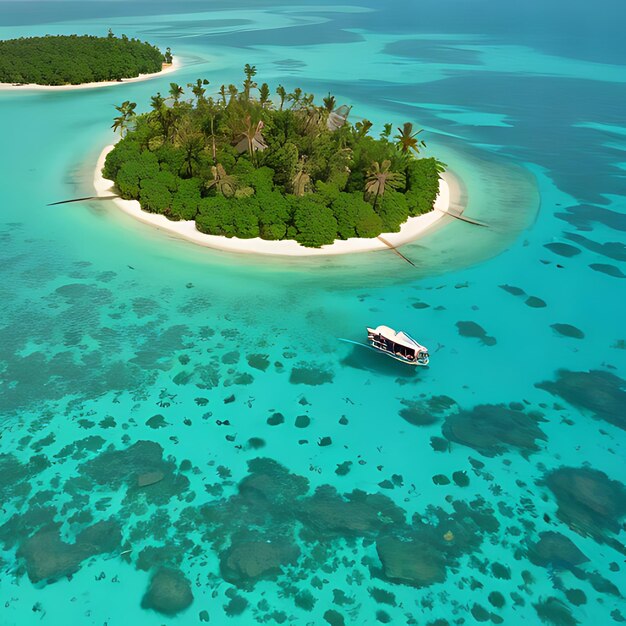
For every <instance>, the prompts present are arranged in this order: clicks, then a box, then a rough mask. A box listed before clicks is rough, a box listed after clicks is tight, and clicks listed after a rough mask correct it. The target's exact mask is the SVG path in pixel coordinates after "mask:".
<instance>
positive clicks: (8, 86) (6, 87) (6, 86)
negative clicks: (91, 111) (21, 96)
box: [0, 57, 182, 91]
mask: <svg viewBox="0 0 626 626" xmlns="http://www.w3.org/2000/svg"><path fill="white" fill-rule="evenodd" d="M181 65H182V63H181V62H180V61H179V60H178V57H174V58H173V59H172V63H171V65H166V64H165V63H164V64H163V69H161V71H160V72H153V73H152V74H139V76H135V77H134V78H122V80H109V81H103V82H100V83H83V84H82V85H37V84H36V83H28V84H25V85H14V84H12V83H0V91H74V90H78V89H95V88H96V87H112V86H114V85H125V84H127V83H138V82H140V81H142V80H150V79H151V78H157V77H158V76H163V75H164V74H171V73H172V72H175V71H176V70H178V69H180V67H181Z"/></svg>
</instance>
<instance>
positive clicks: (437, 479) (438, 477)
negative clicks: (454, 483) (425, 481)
mask: <svg viewBox="0 0 626 626" xmlns="http://www.w3.org/2000/svg"><path fill="white" fill-rule="evenodd" d="M433 483H434V484H435V485H449V484H450V479H449V478H448V477H447V476H446V475H445V474H435V475H434V476H433Z"/></svg>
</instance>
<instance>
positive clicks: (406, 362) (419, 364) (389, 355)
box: [370, 342, 429, 367]
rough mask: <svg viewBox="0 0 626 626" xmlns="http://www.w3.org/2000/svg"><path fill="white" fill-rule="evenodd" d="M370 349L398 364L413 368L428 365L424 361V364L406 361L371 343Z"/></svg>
mask: <svg viewBox="0 0 626 626" xmlns="http://www.w3.org/2000/svg"><path fill="white" fill-rule="evenodd" d="M370 347H371V348H373V349H374V350H376V352H380V353H381V354H384V355H385V356H388V357H389V358H391V359H393V360H394V361H399V362H400V363H404V364H405V365H413V366H414V367H416V366H421V367H426V366H427V365H428V363H429V361H425V362H424V363H420V362H419V361H417V360H414V361H409V360H408V359H405V358H403V357H401V356H398V355H397V354H393V353H392V352H387V350H381V349H380V348H379V347H378V346H375V345H374V344H373V343H372V342H370Z"/></svg>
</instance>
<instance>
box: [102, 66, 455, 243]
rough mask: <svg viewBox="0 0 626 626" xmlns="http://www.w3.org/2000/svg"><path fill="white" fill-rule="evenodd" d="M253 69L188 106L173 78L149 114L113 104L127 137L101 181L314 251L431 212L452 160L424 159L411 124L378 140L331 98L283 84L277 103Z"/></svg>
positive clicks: (202, 218) (146, 200) (202, 222)
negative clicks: (290, 89)
mask: <svg viewBox="0 0 626 626" xmlns="http://www.w3.org/2000/svg"><path fill="white" fill-rule="evenodd" d="M244 71H245V75H246V78H245V81H244V83H243V86H242V88H237V87H236V86H235V85H229V86H225V85H222V86H221V87H220V88H219V91H218V95H217V96H216V97H215V98H213V97H210V96H207V92H208V85H209V83H208V81H207V80H197V81H196V82H195V83H191V84H189V85H188V87H189V88H190V95H191V96H192V97H191V98H190V99H185V98H184V90H183V88H182V87H181V86H180V85H177V84H176V83H171V86H170V91H169V94H167V97H164V96H162V95H161V94H160V93H158V94H156V95H155V96H153V98H152V102H151V110H150V111H149V112H148V113H144V114H143V115H137V114H136V111H135V108H136V104H135V103H133V102H128V101H127V102H124V103H123V104H122V105H120V106H118V107H116V108H117V110H118V113H119V115H118V116H117V117H116V118H115V120H114V123H113V128H114V129H115V130H118V131H119V132H120V134H121V136H122V138H121V140H120V141H119V142H118V143H117V145H116V147H115V149H114V150H113V151H112V152H110V153H109V155H108V157H107V160H106V164H105V168H104V175H105V176H106V177H107V178H109V179H112V180H114V181H115V184H116V186H117V188H118V191H119V193H120V195H121V196H122V197H124V198H129V199H131V198H132V199H137V200H139V202H140V203H141V206H142V208H143V209H144V210H146V211H151V212H154V213H162V214H164V215H166V216H167V217H168V218H170V219H172V220H195V221H196V226H197V228H198V230H200V231H202V232H204V233H209V234H214V235H224V236H227V237H241V238H250V237H259V236H260V237H262V238H264V239H295V240H297V241H298V242H300V243H301V244H303V245H305V246H312V247H319V246H321V245H324V244H328V243H332V242H333V241H334V240H335V239H347V238H349V237H375V236H377V235H379V234H380V233H382V232H394V231H398V230H399V229H400V225H401V224H402V223H403V222H405V221H406V219H407V218H408V217H410V216H415V215H419V214H421V213H425V212H427V211H430V210H431V209H432V206H433V202H434V200H435V197H436V195H437V191H438V188H439V174H440V173H441V171H442V167H443V164H441V163H440V162H439V161H437V160H436V159H434V158H428V159H424V158H418V152H419V149H420V148H421V147H423V146H424V142H423V141H421V139H420V137H419V133H420V132H421V131H417V132H415V131H414V129H413V125H412V124H411V123H406V124H404V125H403V126H402V127H401V128H398V134H397V135H396V136H395V137H392V133H393V127H392V125H391V124H386V125H385V127H384V130H383V132H382V133H381V135H380V136H379V137H377V138H376V137H373V136H372V135H371V134H370V132H371V130H372V124H371V122H369V121H367V120H363V121H360V122H357V123H356V124H354V125H352V124H351V123H349V122H348V120H347V118H348V114H349V113H350V109H348V107H345V106H341V107H337V103H336V101H335V98H334V97H333V96H331V95H330V94H329V95H328V96H327V97H325V98H324V100H323V103H322V104H321V105H319V106H318V105H316V104H315V102H314V97H313V96H312V95H310V94H305V93H303V92H302V90H301V89H295V90H294V91H293V92H291V93H287V91H286V90H285V89H284V88H283V87H282V86H279V87H278V88H277V89H276V95H277V98H276V102H275V103H274V102H272V100H271V99H270V89H269V86H268V85H267V84H266V83H263V84H261V85H258V84H257V83H256V82H255V80H254V77H255V75H256V69H255V68H254V66H250V65H247V66H246V68H245V70H244Z"/></svg>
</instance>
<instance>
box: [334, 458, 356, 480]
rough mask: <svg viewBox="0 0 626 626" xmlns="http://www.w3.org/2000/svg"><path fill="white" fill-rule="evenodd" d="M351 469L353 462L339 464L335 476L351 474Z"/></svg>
mask: <svg viewBox="0 0 626 626" xmlns="http://www.w3.org/2000/svg"><path fill="white" fill-rule="evenodd" d="M351 467H352V461H344V462H343V463H338V464H337V468H336V469H335V474H337V476H345V475H346V474H348V473H349V472H350V468H351Z"/></svg>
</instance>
